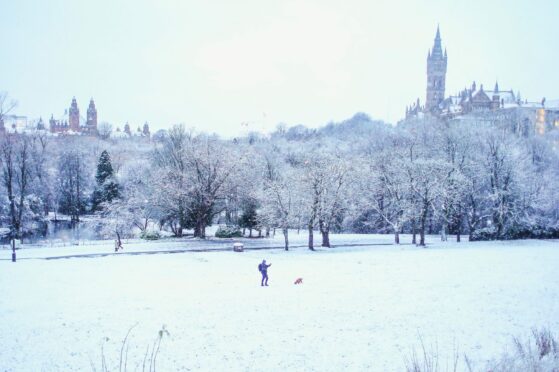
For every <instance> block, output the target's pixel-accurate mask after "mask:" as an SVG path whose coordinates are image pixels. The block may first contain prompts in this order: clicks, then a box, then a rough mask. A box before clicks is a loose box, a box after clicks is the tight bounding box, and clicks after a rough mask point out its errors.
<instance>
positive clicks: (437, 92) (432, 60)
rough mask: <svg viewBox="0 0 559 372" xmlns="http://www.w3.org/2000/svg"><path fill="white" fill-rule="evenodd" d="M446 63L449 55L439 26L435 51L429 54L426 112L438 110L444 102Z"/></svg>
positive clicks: (434, 46)
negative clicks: (443, 47)
mask: <svg viewBox="0 0 559 372" xmlns="http://www.w3.org/2000/svg"><path fill="white" fill-rule="evenodd" d="M446 62H447V55H446V50H445V51H444V55H443V50H442V47H441V33H440V31H439V27H438V26H437V35H436V36H435V44H434V45H433V49H432V50H430V51H429V52H428V54H427V99H426V101H425V110H426V111H434V110H436V108H437V106H438V105H439V103H441V101H442V100H444V90H445V83H446Z"/></svg>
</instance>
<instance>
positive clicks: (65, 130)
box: [49, 97, 98, 136]
mask: <svg viewBox="0 0 559 372" xmlns="http://www.w3.org/2000/svg"><path fill="white" fill-rule="evenodd" d="M83 119H84V118H83V117H81V116H80V109H79V107H78V103H77V101H76V97H74V98H72V103H71V104H70V108H69V109H68V110H67V111H66V112H65V113H64V115H63V117H62V118H60V119H55V118H54V115H51V118H50V120H49V130H50V132H51V133H58V134H85V135H90V136H96V135H97V134H98V132H97V108H96V107H95V102H94V101H93V98H92V99H91V100H90V101H89V107H88V108H87V117H86V118H85V120H83Z"/></svg>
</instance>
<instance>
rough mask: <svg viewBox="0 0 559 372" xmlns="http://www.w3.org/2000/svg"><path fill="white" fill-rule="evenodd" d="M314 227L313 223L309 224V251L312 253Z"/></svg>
mask: <svg viewBox="0 0 559 372" xmlns="http://www.w3.org/2000/svg"><path fill="white" fill-rule="evenodd" d="M313 227H314V226H313V225H312V224H311V223H309V249H310V250H311V251H314V231H313Z"/></svg>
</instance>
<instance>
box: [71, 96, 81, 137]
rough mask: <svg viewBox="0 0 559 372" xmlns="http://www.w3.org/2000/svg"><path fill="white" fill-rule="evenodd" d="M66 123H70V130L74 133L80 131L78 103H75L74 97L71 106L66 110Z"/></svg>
mask: <svg viewBox="0 0 559 372" xmlns="http://www.w3.org/2000/svg"><path fill="white" fill-rule="evenodd" d="M68 121H69V122H70V129H71V130H73V131H74V132H79V131H80V110H79V108H78V103H77V102H76V97H74V98H72V104H71V105H70V109H69V110H68Z"/></svg>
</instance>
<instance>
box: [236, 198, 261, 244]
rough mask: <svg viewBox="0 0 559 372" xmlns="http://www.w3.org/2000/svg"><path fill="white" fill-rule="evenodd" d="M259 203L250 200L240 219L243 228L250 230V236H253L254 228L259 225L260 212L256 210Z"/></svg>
mask: <svg viewBox="0 0 559 372" xmlns="http://www.w3.org/2000/svg"><path fill="white" fill-rule="evenodd" d="M256 208H257V205H256V203H255V202H254V201H249V202H248V203H247V204H246V205H245V207H244V208H243V214H242V215H241V219H240V220H239V225H240V226H241V227H242V228H246V229H248V230H249V236H250V237H252V230H253V229H255V228H257V227H258V214H257V212H256Z"/></svg>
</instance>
